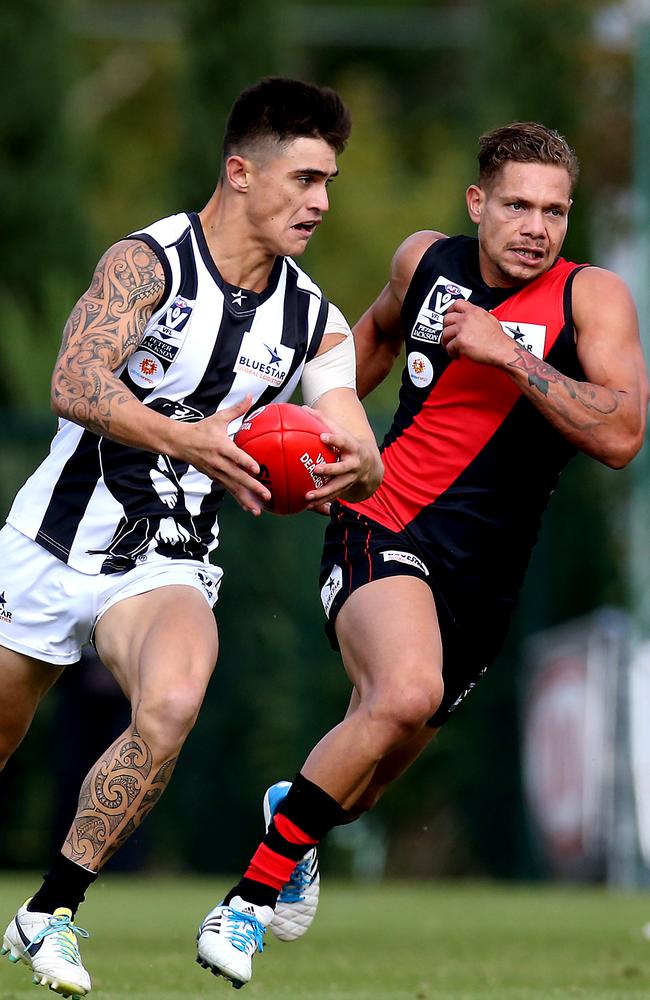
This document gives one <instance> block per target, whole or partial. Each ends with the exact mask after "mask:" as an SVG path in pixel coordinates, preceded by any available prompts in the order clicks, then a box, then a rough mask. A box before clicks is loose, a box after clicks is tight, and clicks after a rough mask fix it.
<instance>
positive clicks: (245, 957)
mask: <svg viewBox="0 0 650 1000" xmlns="http://www.w3.org/2000/svg"><path fill="white" fill-rule="evenodd" d="M272 917H273V910H272V909H271V907H270V906H255V905H254V904H253V903H247V902H246V901H245V900H243V899H242V898H241V896H234V897H233V898H232V899H231V900H230V903H229V904H228V905H227V906H224V904H223V903H219V905H218V906H215V908H214V910H210V912H209V913H208V915H207V917H206V918H205V920H204V921H203V923H202V924H201V926H200V927H199V933H198V934H197V936H196V940H197V955H196V960H197V962H198V963H199V965H201V966H202V967H203V968H204V969H210V971H211V972H212V973H213V974H214V975H215V976H223V977H224V979H229V980H230V982H231V983H232V985H233V986H234V987H235V989H237V990H239V989H241V987H242V986H245V985H246V983H247V982H248V981H249V979H250V978H251V976H252V974H253V970H252V961H253V955H254V954H255V952H256V951H262V949H263V947H264V943H263V939H264V934H265V932H266V928H267V927H268V925H269V924H270V922H271V918H272Z"/></svg>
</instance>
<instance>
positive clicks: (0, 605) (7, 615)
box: [0, 590, 11, 624]
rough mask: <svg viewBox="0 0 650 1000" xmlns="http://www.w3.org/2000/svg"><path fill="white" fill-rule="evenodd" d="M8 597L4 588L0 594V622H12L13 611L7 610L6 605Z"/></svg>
mask: <svg viewBox="0 0 650 1000" xmlns="http://www.w3.org/2000/svg"><path fill="white" fill-rule="evenodd" d="M6 604H7V598H6V597H5V592H4V590H3V591H2V593H1V594H0V622H7V624H11V611H7V608H6V606H5V605H6Z"/></svg>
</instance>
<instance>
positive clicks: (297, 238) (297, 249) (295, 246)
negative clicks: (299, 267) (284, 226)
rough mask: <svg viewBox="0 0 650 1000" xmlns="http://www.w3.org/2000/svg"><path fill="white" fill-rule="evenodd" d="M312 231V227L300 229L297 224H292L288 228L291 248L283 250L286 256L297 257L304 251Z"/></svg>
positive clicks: (312, 233)
mask: <svg viewBox="0 0 650 1000" xmlns="http://www.w3.org/2000/svg"><path fill="white" fill-rule="evenodd" d="M314 232H315V230H314V229H301V228H300V227H299V226H292V227H291V229H290V230H289V241H290V244H291V249H290V250H287V251H285V253H286V256H290V257H297V256H299V255H300V254H301V253H304V252H305V250H306V249H307V246H308V244H309V241H310V239H311V238H312V236H313V235H314Z"/></svg>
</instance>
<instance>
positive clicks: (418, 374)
mask: <svg viewBox="0 0 650 1000" xmlns="http://www.w3.org/2000/svg"><path fill="white" fill-rule="evenodd" d="M406 367H407V368H408V373H409V378H410V379H411V382H412V383H413V385H414V386H417V388H418V389H424V388H425V387H426V386H427V385H430V384H431V382H432V381H433V365H432V364H431V362H430V361H429V359H428V358H427V357H426V355H424V354H420V352H419V351H411V353H410V354H409V356H408V358H407V361H406Z"/></svg>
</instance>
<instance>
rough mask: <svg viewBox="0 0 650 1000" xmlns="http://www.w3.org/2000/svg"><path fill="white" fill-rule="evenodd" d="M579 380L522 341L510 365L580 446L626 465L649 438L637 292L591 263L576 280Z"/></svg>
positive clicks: (519, 382) (526, 389) (524, 387)
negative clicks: (581, 372) (581, 373)
mask: <svg viewBox="0 0 650 1000" xmlns="http://www.w3.org/2000/svg"><path fill="white" fill-rule="evenodd" d="M573 315H574V322H575V328H576V338H577V351H578V357H579V358H580V363H581V365H582V368H583V370H584V372H585V375H586V378H587V379H588V381H585V382H578V381H576V380H574V379H571V378H568V377H567V376H566V375H563V374H562V373H561V372H559V371H557V370H556V369H555V368H553V367H552V366H551V365H549V364H547V363H546V362H545V361H541V360H540V359H539V358H536V357H534V356H533V355H532V354H529V353H528V351H526V350H524V349H523V348H521V347H514V351H513V355H514V356H513V357H512V358H511V360H509V362H508V364H507V369H506V370H508V371H509V373H510V375H511V377H512V378H513V379H514V381H515V382H516V383H517V385H519V387H520V388H521V389H522V391H523V392H524V394H525V395H526V396H527V397H528V398H529V399H530V400H531V401H532V402H533V403H534V404H535V406H536V407H537V408H538V409H539V410H540V411H541V412H542V413H543V414H544V416H545V417H546V419H547V420H549V422H550V423H551V424H552V425H553V426H554V427H555V428H556V429H557V430H559V431H560V432H561V433H562V434H564V436H565V437H566V438H568V440H569V441H571V442H572V443H573V444H574V445H575V446H576V447H577V448H579V449H580V450H581V451H584V452H585V453H586V454H588V455H591V456H592V457H593V458H596V459H598V460H599V461H601V462H603V463H604V464H605V465H609V466H611V467H612V468H622V467H623V466H625V465H627V463H628V462H629V461H631V459H632V458H634V456H635V455H636V453H637V452H638V451H639V449H640V448H641V445H642V443H643V437H644V433H645V424H646V414H647V407H648V379H647V374H646V368H645V363H644V359H643V353H642V350H641V343H640V338H639V331H638V322H637V317H636V310H635V308H634V303H633V301H632V297H631V295H630V293H629V291H628V289H627V287H626V285H625V284H624V282H623V281H621V279H620V278H618V277H617V275H615V274H612V273H611V272H609V271H603V270H601V269H600V268H592V267H590V268H585V269H584V270H583V271H580V272H579V273H578V274H577V275H576V277H575V280H574V286H573Z"/></svg>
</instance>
